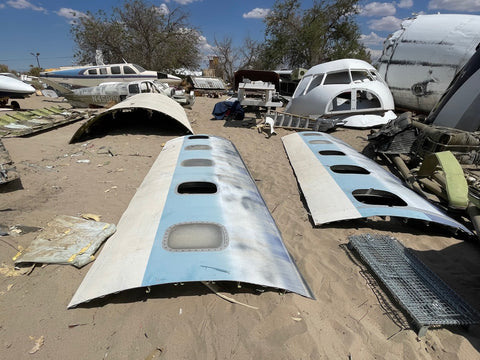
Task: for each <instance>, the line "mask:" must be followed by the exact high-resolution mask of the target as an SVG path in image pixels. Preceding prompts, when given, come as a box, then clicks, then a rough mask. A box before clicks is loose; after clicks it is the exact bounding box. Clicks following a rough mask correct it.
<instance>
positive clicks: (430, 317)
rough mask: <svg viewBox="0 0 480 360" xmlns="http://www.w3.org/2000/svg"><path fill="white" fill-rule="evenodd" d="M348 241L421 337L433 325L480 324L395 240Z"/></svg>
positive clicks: (363, 237) (365, 237) (476, 316)
mask: <svg viewBox="0 0 480 360" xmlns="http://www.w3.org/2000/svg"><path fill="white" fill-rule="evenodd" d="M349 240H350V243H349V245H350V246H351V247H353V248H354V249H355V250H357V251H358V253H359V254H360V257H361V258H362V260H363V261H365V262H366V263H367V264H368V265H369V266H370V268H371V269H372V270H373V272H374V273H375V274H376V275H377V276H378V277H379V278H380V280H381V281H382V282H383V284H384V285H385V286H386V287H387V289H388V290H389V291H390V292H391V294H392V295H393V296H394V297H395V298H396V300H397V301H398V302H399V303H400V305H401V306H402V307H403V308H404V309H405V310H406V311H407V312H408V313H409V314H410V316H412V318H413V320H414V321H415V322H416V323H417V324H418V325H419V327H420V333H419V335H424V334H425V332H426V329H427V328H428V327H429V326H432V325H436V326H439V325H463V326H465V325H471V324H478V323H480V315H479V314H478V313H477V312H476V311H475V310H474V309H473V308H471V307H470V306H469V305H468V304H467V303H465V302H464V301H463V299H462V298H460V296H458V295H457V294H456V293H455V292H454V291H453V290H452V289H451V288H450V287H449V286H448V285H447V284H446V283H444V282H443V281H442V280H441V279H440V278H439V277H438V276H437V275H435V274H434V273H433V272H432V271H431V270H430V269H428V268H427V267H426V266H425V265H424V264H423V263H422V262H421V261H420V260H419V259H418V258H417V257H416V256H415V254H414V253H413V252H412V251H411V250H410V249H408V248H405V247H404V246H403V245H402V244H400V242H398V241H397V240H396V239H395V238H393V237H390V236H387V235H374V234H363V235H353V236H350V237H349Z"/></svg>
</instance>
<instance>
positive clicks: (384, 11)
mask: <svg viewBox="0 0 480 360" xmlns="http://www.w3.org/2000/svg"><path fill="white" fill-rule="evenodd" d="M396 11H397V10H396V9H395V5H393V4H392V3H379V2H372V3H370V4H367V5H365V6H363V7H361V8H360V15H363V16H389V15H394V14H395V12H396Z"/></svg>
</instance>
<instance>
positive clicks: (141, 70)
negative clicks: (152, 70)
mask: <svg viewBox="0 0 480 360" xmlns="http://www.w3.org/2000/svg"><path fill="white" fill-rule="evenodd" d="M132 66H133V67H134V68H135V69H137V71H138V72H144V71H147V70H145V69H144V68H143V67H141V66H140V65H137V64H132Z"/></svg>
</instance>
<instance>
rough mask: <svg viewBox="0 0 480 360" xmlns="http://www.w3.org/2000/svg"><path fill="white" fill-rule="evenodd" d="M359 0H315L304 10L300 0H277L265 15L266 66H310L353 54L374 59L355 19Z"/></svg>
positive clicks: (263, 49)
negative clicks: (362, 41)
mask: <svg viewBox="0 0 480 360" xmlns="http://www.w3.org/2000/svg"><path fill="white" fill-rule="evenodd" d="M358 2H359V0H336V1H335V0H314V1H313V7H312V8H310V9H306V10H301V8H300V4H301V3H300V0H277V1H276V2H275V4H274V6H273V9H272V12H271V13H270V14H269V15H268V16H267V17H266V18H265V25H266V29H265V46H264V47H263V48H262V50H261V59H262V63H263V66H264V68H272V69H273V68H278V67H288V68H298V67H306V68H309V67H311V66H313V65H316V64H320V63H323V62H327V61H331V60H336V59H341V58H347V57H353V58H357V59H363V60H367V61H370V55H369V53H368V52H367V51H366V49H365V47H364V46H363V44H362V43H361V42H360V41H359V39H360V29H359V27H358V24H357V23H356V21H355V15H356V14H357V13H358V10H357V9H358V7H357V5H358Z"/></svg>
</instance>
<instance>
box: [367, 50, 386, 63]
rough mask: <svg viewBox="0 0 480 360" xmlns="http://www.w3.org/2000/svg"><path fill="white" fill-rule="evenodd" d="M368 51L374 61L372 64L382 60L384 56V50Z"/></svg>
mask: <svg viewBox="0 0 480 360" xmlns="http://www.w3.org/2000/svg"><path fill="white" fill-rule="evenodd" d="M367 51H369V52H370V59H371V60H372V64H373V63H375V61H377V60H378V59H380V56H382V50H375V49H368V48H367Z"/></svg>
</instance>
